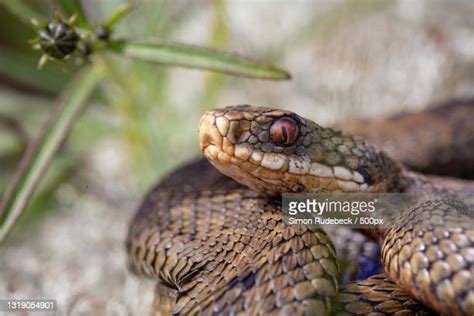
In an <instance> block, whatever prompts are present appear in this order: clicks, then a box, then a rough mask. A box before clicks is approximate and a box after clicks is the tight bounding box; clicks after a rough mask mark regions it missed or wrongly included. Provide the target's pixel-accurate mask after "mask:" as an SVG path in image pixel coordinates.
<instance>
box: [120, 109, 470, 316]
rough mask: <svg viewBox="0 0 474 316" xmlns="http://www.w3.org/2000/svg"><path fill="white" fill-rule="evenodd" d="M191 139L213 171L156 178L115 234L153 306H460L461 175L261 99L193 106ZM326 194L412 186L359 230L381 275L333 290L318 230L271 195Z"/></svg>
mask: <svg viewBox="0 0 474 316" xmlns="http://www.w3.org/2000/svg"><path fill="white" fill-rule="evenodd" d="M199 140H200V145H201V149H202V150H203V153H204V155H205V156H206V158H207V159H208V161H209V162H210V163H211V164H212V166H213V167H215V168H213V167H212V166H211V165H210V164H209V163H208V162H207V161H205V160H200V161H197V162H195V163H193V164H190V165H188V166H185V167H183V168H181V169H180V170H178V171H176V172H174V173H173V174H172V175H171V176H170V177H168V178H167V179H165V180H163V181H162V182H161V183H160V184H159V185H158V186H157V187H156V188H155V189H154V190H153V191H152V192H151V193H150V194H148V196H147V197H146V198H145V201H144V203H143V205H142V206H141V207H140V209H139V211H138V212H137V214H136V216H135V217H134V219H133V221H132V224H131V227H130V232H129V236H128V239H127V250H128V253H129V261H130V266H131V268H132V269H133V270H134V271H135V272H136V273H139V274H145V275H147V276H150V277H153V278H156V279H157V280H159V284H160V285H159V286H158V289H159V291H160V292H161V294H160V297H159V299H161V301H159V303H158V304H161V306H160V307H161V309H162V310H166V309H167V308H168V311H169V312H172V313H176V314H197V313H202V314H218V315H220V314H227V315H238V314H242V315H267V314H282V315H299V314H308V315H328V314H330V313H339V314H341V315H351V314H370V313H374V314H370V315H374V316H375V315H383V314H394V315H415V313H417V314H418V315H424V314H429V313H431V312H430V311H429V310H428V309H427V308H426V307H429V308H431V309H432V310H434V311H436V312H438V313H443V314H450V315H473V314H474V226H473V218H472V215H471V213H472V204H469V203H467V204H465V203H463V202H462V200H463V198H467V200H469V198H470V197H472V193H473V192H474V185H473V184H472V183H471V182H468V181H461V180H454V179H451V180H440V179H439V178H435V177H425V176H423V175H420V174H417V173H415V172H412V171H409V170H408V169H406V168H405V167H404V166H403V165H401V164H399V163H397V162H395V161H393V160H392V159H391V158H389V157H388V156H387V155H386V154H385V153H383V152H381V151H379V150H377V149H376V148H374V147H372V146H370V145H367V144H366V143H365V141H363V140H362V139H359V138H356V137H352V136H350V135H346V134H343V133H341V132H339V131H336V130H333V129H329V128H323V127H321V126H319V125H317V124H316V123H314V122H312V121H310V120H308V119H305V118H302V117H300V116H298V115H297V114H295V113H293V112H288V111H281V110H276V109H270V108H261V107H251V106H233V107H227V108H223V109H218V110H215V111H210V112H207V113H206V114H205V115H204V116H203V117H202V118H201V121H200V126H199ZM216 169H217V170H218V171H220V172H218V171H217V170H216ZM234 180H235V181H234ZM336 191H342V192H417V193H420V192H422V193H423V196H425V197H426V198H425V199H422V200H421V201H420V202H419V203H418V204H417V205H415V206H414V207H413V208H412V209H410V210H408V211H404V212H400V213H396V216H395V217H394V218H391V221H390V222H391V223H392V224H390V225H387V226H385V227H384V228H383V229H378V230H376V231H373V232H371V233H370V235H371V236H372V237H373V238H375V239H376V240H378V241H380V243H381V245H382V246H381V249H382V262H383V265H384V270H385V272H386V274H385V275H379V276H374V277H371V278H369V279H367V280H364V281H360V282H356V283H350V284H348V285H346V286H345V287H343V288H342V289H339V285H338V279H337V278H338V275H339V272H340V269H339V265H338V262H337V260H336V251H335V249H334V246H333V244H332V243H331V240H330V238H329V237H328V235H327V234H326V232H325V231H324V230H323V229H321V228H313V227H306V226H304V225H291V226H290V225H286V224H285V223H284V221H283V213H282V209H281V204H280V201H279V197H280V196H281V194H282V193H285V192H308V193H320V192H336ZM445 193H449V194H450V195H445ZM165 292H166V294H165ZM338 293H339V294H338ZM418 301H419V302H421V303H422V304H420V303H418ZM166 303H169V305H166ZM422 305H424V306H426V307H424V306H422ZM377 313H378V314H377Z"/></svg>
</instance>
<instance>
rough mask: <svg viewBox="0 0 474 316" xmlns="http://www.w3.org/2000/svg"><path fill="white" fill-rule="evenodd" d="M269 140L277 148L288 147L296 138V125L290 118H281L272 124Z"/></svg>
mask: <svg viewBox="0 0 474 316" xmlns="http://www.w3.org/2000/svg"><path fill="white" fill-rule="evenodd" d="M270 138H271V140H272V142H273V143H275V144H276V145H278V146H290V145H292V144H293V143H294V142H295V140H296V139H297V138H298V124H297V123H296V122H295V120H293V119H292V118H290V117H282V118H279V119H277V120H276V121H274V122H273V123H272V126H271V127H270Z"/></svg>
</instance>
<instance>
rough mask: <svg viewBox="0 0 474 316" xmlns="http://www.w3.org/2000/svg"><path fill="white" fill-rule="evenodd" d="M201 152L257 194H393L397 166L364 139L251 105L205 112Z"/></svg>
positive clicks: (297, 116) (294, 116)
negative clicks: (257, 192)
mask: <svg viewBox="0 0 474 316" xmlns="http://www.w3.org/2000/svg"><path fill="white" fill-rule="evenodd" d="M199 139H200V144H201V149H202V150H203V153H204V155H205V156H206V158H207V159H208V160H209V161H210V162H211V163H212V164H213V165H214V167H216V168H217V169H218V170H219V171H220V172H222V173H223V174H225V175H227V176H229V177H231V178H233V179H234V180H236V181H237V182H240V183H242V184H244V185H246V186H248V187H250V188H252V189H254V190H256V191H259V192H263V193H265V194H268V195H273V196H279V195H281V194H283V193H287V192H304V193H319V192H341V191H342V192H393V191H395V190H397V188H398V182H399V177H400V166H399V165H398V163H396V162H394V161H393V160H391V159H390V158H389V157H388V156H387V155H386V154H385V153H383V152H381V151H379V150H378V149H376V148H375V147H373V146H371V145H369V144H367V143H366V142H365V141H364V140H363V139H360V138H357V137H354V136H351V135H346V134H343V133H342V132H340V131H338V130H335V129H331V128H326V127H323V126H320V125H318V124H316V123H315V122H313V121H311V120H308V119H306V118H303V117H301V116H299V115H297V114H295V113H293V112H289V111H282V110H275V109H270V108H262V107H252V106H232V107H227V108H223V109H218V110H214V111H209V112H207V113H206V114H204V116H203V117H202V118H201V121H200V127H199Z"/></svg>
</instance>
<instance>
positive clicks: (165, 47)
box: [109, 41, 290, 80]
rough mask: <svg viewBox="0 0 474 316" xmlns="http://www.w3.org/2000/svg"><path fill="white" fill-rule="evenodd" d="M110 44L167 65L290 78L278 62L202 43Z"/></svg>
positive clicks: (116, 49) (119, 50)
mask: <svg viewBox="0 0 474 316" xmlns="http://www.w3.org/2000/svg"><path fill="white" fill-rule="evenodd" d="M109 48H110V49H111V50H112V51H114V52H116V53H119V54H122V55H124V56H126V57H129V58H136V59H140V60H144V61H149V62H155V63H159V64H164V65H175V66H182V67H189V68H199V69H206V70H212V71H217V72H222V73H227V74H231V75H235V76H243V77H251V78H260V79H271V80H287V79H290V75H289V74H288V73H287V72H286V71H284V70H281V69H278V68H276V67H274V66H271V65H267V64H262V63H259V62H257V61H254V60H251V59H248V58H245V57H241V56H238V55H236V54H231V53H227V52H223V51H218V50H214V49H209V48H205V47H200V46H193V45H184V44H176V43H162V42H154V43H134V42H128V41H114V42H111V43H110V46H109Z"/></svg>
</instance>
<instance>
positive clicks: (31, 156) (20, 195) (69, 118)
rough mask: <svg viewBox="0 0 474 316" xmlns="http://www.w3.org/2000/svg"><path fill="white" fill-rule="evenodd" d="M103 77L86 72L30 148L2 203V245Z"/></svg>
mask: <svg viewBox="0 0 474 316" xmlns="http://www.w3.org/2000/svg"><path fill="white" fill-rule="evenodd" d="M102 76H103V70H102V68H101V67H98V66H96V67H86V68H83V69H82V70H81V71H80V72H79V73H78V74H77V76H76V78H75V79H74V80H73V81H72V83H71V84H70V85H69V86H68V87H67V88H66V89H65V90H64V93H63V95H62V96H61V98H60V104H59V108H58V112H57V113H56V115H54V117H52V120H51V121H49V122H48V124H47V126H46V128H45V130H44V133H43V135H42V137H41V138H40V139H39V140H38V141H36V142H33V143H31V144H30V145H29V146H28V148H27V150H26V152H25V154H24V155H23V158H22V159H21V161H20V164H19V166H18V169H17V171H16V174H15V176H14V177H13V179H12V180H11V182H10V183H9V186H8V188H7V190H6V191H5V193H4V195H3V197H2V200H1V201H0V215H2V214H6V218H5V221H4V223H3V225H2V227H1V228H0V244H2V243H3V242H4V241H5V239H6V238H7V236H8V234H9V233H10V231H11V230H12V228H13V227H14V225H15V223H16V222H17V220H18V219H19V218H20V216H21V214H22V213H23V211H24V209H25V208H26V206H27V205H28V202H29V201H30V199H31V197H32V195H33V193H34V191H35V189H36V187H37V186H38V183H39V182H40V180H41V179H42V177H43V175H44V174H45V172H46V170H47V169H48V167H49V165H50V163H51V160H52V159H53V157H54V155H55V154H56V152H57V151H58V149H59V147H60V145H61V143H62V142H63V141H64V140H65V138H66V137H67V135H68V133H69V131H70V130H71V128H72V126H73V124H74V122H75V121H76V120H77V118H78V116H79V114H80V112H81V111H82V110H83V109H84V108H85V106H86V105H87V104H88V103H87V101H88V98H89V96H90V95H91V93H92V91H93V90H94V87H95V86H96V84H97V83H98V82H99V80H100V79H101V78H102Z"/></svg>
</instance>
